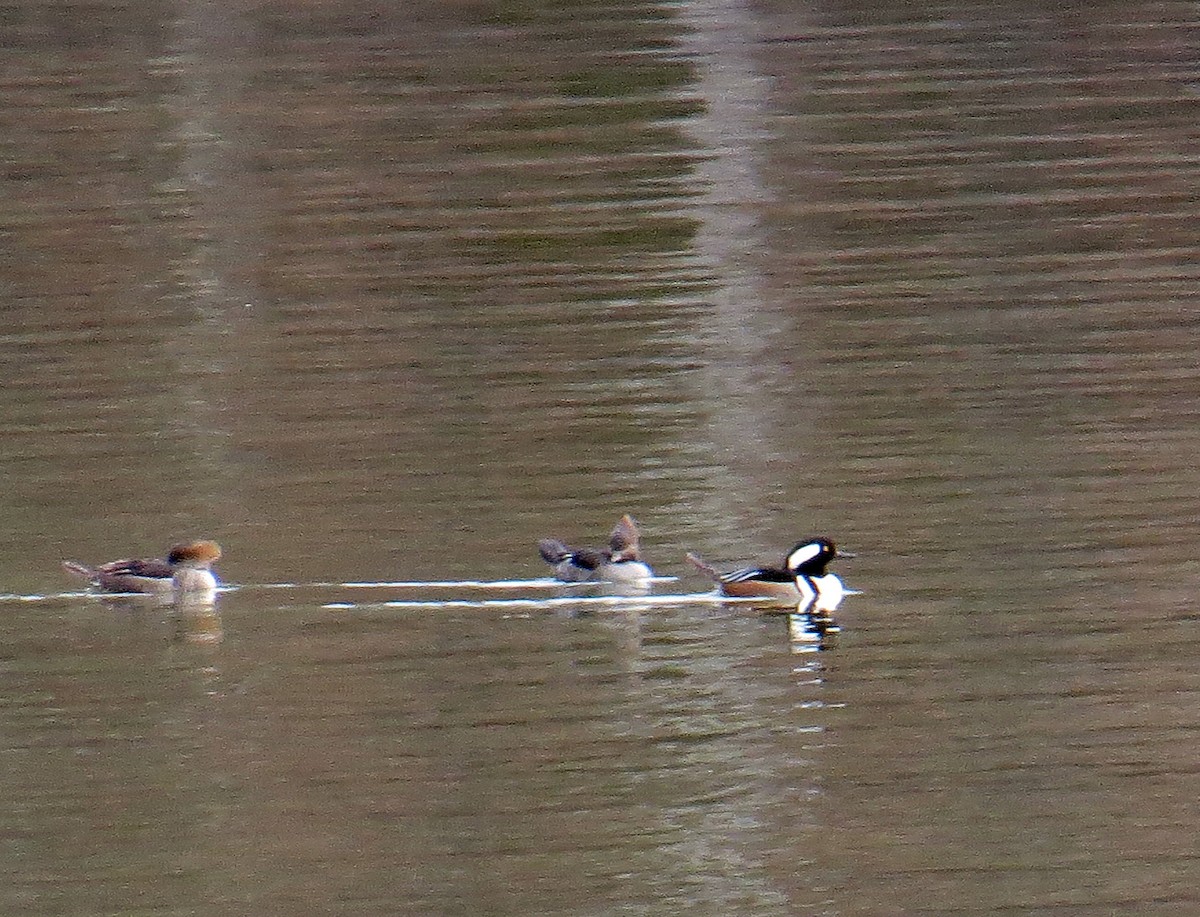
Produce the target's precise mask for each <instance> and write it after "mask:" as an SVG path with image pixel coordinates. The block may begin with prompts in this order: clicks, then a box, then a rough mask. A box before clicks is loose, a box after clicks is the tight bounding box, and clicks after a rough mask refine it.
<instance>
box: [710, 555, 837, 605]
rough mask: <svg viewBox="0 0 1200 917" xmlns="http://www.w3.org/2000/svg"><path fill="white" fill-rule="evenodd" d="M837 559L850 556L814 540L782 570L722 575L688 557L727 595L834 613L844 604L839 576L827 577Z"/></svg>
mask: <svg viewBox="0 0 1200 917" xmlns="http://www.w3.org/2000/svg"><path fill="white" fill-rule="evenodd" d="M838 556H841V557H850V556H851V555H849V554H844V553H843V554H841V555H839V554H838V550H837V546H836V545H835V544H834V543H833V542H832V541H830V540H829V539H828V538H812V539H809V540H808V541H801V542H800V543H799V544H797V545H796V546H795V547H794V548H792V549H791V550H790V551H788V553H787V554H786V555H784V558H783V564H782V566H779V567H743V568H741V569H740V570H731V571H730V572H729V573H721V572H720V571H719V570H717V569H716V568H715V567H713V566H712V565H711V564H708V563H705V562H704V560H702V559H701V558H700V557H699V556H697V555H696V554H692V553H689V554H688V555H687V559H688V560H689V561H690V562H691V564H692V566H694V567H695V568H696V569H698V570H699V571H700V572H701V573H704V574H705V575H706V576H708V577H709V578H710V579H711V580H712V581H713V582H714V583H716V584H717V588H718V589H720V591H721V592H722V594H724V595H728V596H733V597H737V598H764V599H776V600H779V601H781V602H786V603H788V604H789V605H805V606H806V610H812V611H833V610H834V609H836V608H837V606H838V604H839V603H840V602H841V601H842V597H843V595H845V588H844V587H843V586H842V581H841V580H840V579H838V577H837V575H836V574H833V573H827V572H826V569H825V568H826V567H827V566H828V565H829V562H830V561H831V560H833V559H834V558H835V557H838ZM809 606H811V607H809Z"/></svg>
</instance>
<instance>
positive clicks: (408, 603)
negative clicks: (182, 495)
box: [321, 592, 791, 613]
mask: <svg viewBox="0 0 1200 917" xmlns="http://www.w3.org/2000/svg"><path fill="white" fill-rule="evenodd" d="M731 602H733V603H738V604H755V603H757V604H759V605H763V604H767V603H765V602H764V600H763V599H762V598H756V597H745V596H742V597H733V596H728V595H722V594H721V593H719V592H689V593H684V594H675V595H583V596H577V597H571V596H555V597H551V598H545V599H445V600H441V601H439V600H436V599H424V600H422V599H394V600H391V601H384V602H329V603H327V604H325V605H322V606H321V607H322V608H328V609H337V610H347V609H356V608H556V607H559V606H569V607H572V608H575V607H578V606H580V605H599V606H604V607H611V606H622V605H624V606H638V607H641V606H646V605H724V604H727V603H731ZM775 607H778V608H779V609H780V610H781V611H783V610H786V609H788V608H789V607H791V606H789V605H786V604H783V605H776V606H775ZM785 613H786V612H785Z"/></svg>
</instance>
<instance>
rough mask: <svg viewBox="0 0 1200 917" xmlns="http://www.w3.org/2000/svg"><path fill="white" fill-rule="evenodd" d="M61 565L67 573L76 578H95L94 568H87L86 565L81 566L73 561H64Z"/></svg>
mask: <svg viewBox="0 0 1200 917" xmlns="http://www.w3.org/2000/svg"><path fill="white" fill-rule="evenodd" d="M62 565H63V569H64V570H66V571H67V572H68V573H74V574H75V575H76V576H82V577H83V578H84V579H88V580H90V579H95V578H96V568H95V567H89V566H88V565H87V564H81V563H79V562H78V561H75V560H64V561H63V562H62Z"/></svg>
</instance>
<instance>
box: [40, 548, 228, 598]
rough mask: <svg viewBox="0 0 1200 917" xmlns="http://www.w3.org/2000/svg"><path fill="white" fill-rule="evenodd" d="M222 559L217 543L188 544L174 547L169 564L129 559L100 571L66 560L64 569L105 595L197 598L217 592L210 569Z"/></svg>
mask: <svg viewBox="0 0 1200 917" xmlns="http://www.w3.org/2000/svg"><path fill="white" fill-rule="evenodd" d="M220 556H221V546H220V545H218V544H217V543H216V542H215V541H187V542H184V543H182V544H177V545H175V546H174V547H172V548H171V550H170V552H169V553H168V554H167V559H166V560H160V559H158V558H148V559H135V558H130V559H126V560H114V561H110V562H109V563H107V564H101V565H100V566H98V567H89V566H88V565H87V564H81V563H78V562H76V561H73V560H64V561H63V567H64V568H65V569H66V570H67V571H69V572H70V573H74V574H76V575H78V576H82V577H84V578H86V579H87V580H88V581H89V582H90V583H91V584H92V585H93V586H97V587H99V588H100V590H101V591H102V592H145V593H153V594H159V595H162V594H166V593H172V592H174V593H183V594H186V595H195V594H197V593H211V592H214V591H215V590H216V588H217V578H216V577H215V576H213V572H212V569H211V568H212V564H213V562H214V561H216V560H217V558H219V557H220Z"/></svg>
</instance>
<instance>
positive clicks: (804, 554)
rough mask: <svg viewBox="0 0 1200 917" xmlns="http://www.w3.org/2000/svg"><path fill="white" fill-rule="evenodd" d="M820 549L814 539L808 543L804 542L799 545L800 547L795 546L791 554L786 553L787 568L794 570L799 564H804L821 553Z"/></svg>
mask: <svg viewBox="0 0 1200 917" xmlns="http://www.w3.org/2000/svg"><path fill="white" fill-rule="evenodd" d="M821 550H822V548H821V545H819V544H818V543H817V542H815V541H813V542H809V543H808V544H805V545H801V546H800V547H798V548H796V550H794V551H793V552H792V553H791V554H789V555H788V558H787V565H788V569H789V570H795V569H796V568H797V567H799V566H801V565H802V564H806V563H808V562H809V561H810V560H813V559H815V558H817V557H819V556H820V555H821Z"/></svg>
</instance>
